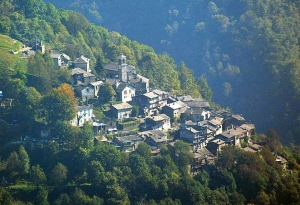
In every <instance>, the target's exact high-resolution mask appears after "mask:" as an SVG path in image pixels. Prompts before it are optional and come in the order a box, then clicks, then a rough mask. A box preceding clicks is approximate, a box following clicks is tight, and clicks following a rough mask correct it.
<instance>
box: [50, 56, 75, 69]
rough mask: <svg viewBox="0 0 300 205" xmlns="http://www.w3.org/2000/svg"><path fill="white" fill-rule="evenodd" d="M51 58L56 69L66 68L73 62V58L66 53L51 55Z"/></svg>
mask: <svg viewBox="0 0 300 205" xmlns="http://www.w3.org/2000/svg"><path fill="white" fill-rule="evenodd" d="M51 57H52V59H53V62H54V65H55V66H56V67H66V66H68V65H69V63H70V62H71V58H70V57H69V56H68V55H66V54H64V53H51Z"/></svg>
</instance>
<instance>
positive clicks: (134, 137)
mask: <svg viewBox="0 0 300 205" xmlns="http://www.w3.org/2000/svg"><path fill="white" fill-rule="evenodd" d="M116 139H117V140H118V141H120V142H123V143H124V142H126V141H127V142H128V141H142V140H143V138H142V137H140V136H139V135H126V136H123V137H116Z"/></svg>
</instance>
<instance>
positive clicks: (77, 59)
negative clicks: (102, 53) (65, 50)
mask: <svg viewBox="0 0 300 205" xmlns="http://www.w3.org/2000/svg"><path fill="white" fill-rule="evenodd" d="M89 60H90V59H88V58H86V57H84V56H83V55H82V56H80V57H79V58H76V59H75V60H74V63H87V62H89Z"/></svg>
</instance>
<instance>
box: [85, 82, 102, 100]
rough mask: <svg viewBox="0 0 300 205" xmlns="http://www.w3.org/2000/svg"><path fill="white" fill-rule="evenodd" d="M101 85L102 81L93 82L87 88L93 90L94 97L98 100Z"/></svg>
mask: <svg viewBox="0 0 300 205" xmlns="http://www.w3.org/2000/svg"><path fill="white" fill-rule="evenodd" d="M102 85H103V81H95V82H91V83H89V84H88V86H89V87H90V88H91V89H93V90H94V97H96V98H98V93H99V90H100V88H101V86H102Z"/></svg>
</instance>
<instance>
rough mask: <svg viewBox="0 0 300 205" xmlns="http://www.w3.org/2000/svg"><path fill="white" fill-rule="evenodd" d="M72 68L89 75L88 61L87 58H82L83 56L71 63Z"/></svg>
mask: <svg viewBox="0 0 300 205" xmlns="http://www.w3.org/2000/svg"><path fill="white" fill-rule="evenodd" d="M73 67H74V68H81V69H82V70H84V71H85V72H87V73H90V72H91V69H90V59H88V58H86V57H84V56H83V55H81V56H80V57H78V58H76V59H75V60H74V61H73Z"/></svg>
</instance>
